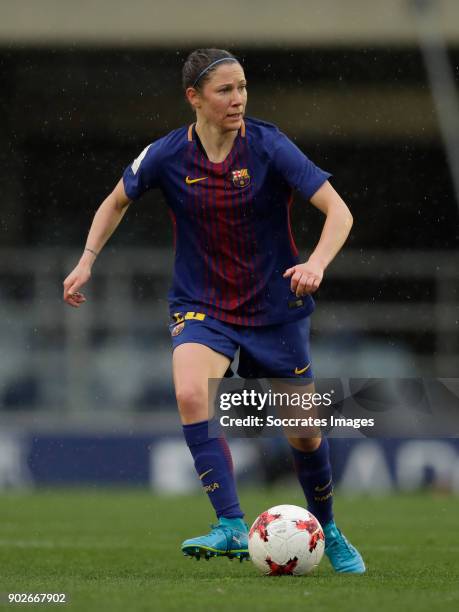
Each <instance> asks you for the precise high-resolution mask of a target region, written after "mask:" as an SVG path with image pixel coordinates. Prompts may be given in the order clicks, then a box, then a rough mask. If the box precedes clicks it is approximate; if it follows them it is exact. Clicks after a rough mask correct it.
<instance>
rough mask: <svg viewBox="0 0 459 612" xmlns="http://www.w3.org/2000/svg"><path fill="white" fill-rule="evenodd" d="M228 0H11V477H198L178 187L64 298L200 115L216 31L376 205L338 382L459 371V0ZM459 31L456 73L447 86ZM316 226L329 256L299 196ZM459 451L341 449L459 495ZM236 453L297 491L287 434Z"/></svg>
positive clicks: (5, 36) (176, 486)
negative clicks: (183, 342)
mask: <svg viewBox="0 0 459 612" xmlns="http://www.w3.org/2000/svg"><path fill="white" fill-rule="evenodd" d="M209 4H210V3H208V2H206V1H205V0H195V1H194V2H193V3H192V5H191V4H188V3H186V2H180V1H179V0H170V1H169V2H167V3H160V2H146V1H145V2H141V1H138V2H135V3H133V4H130V5H129V6H128V5H127V4H126V3H125V2H121V1H120V0H113V1H111V2H109V1H108V0H107V1H103V0H100V1H99V2H83V3H82V4H81V3H80V4H78V5H77V4H74V3H72V2H59V1H57V0H43V1H42V2H40V3H37V2H33V1H25V2H21V3H10V2H4V1H2V2H0V10H1V19H0V67H1V70H0V108H1V114H2V124H1V134H2V147H1V150H0V157H1V164H0V180H1V184H2V215H1V225H0V232H1V233H0V235H1V257H0V278H1V284H0V293H1V303H0V312H1V317H0V338H1V346H2V358H1V364H0V423H1V428H0V489H11V488H12V489H16V488H24V487H25V488H27V487H33V486H34V485H67V484H83V485H85V484H86V485H87V484H91V485H100V486H103V485H106V484H122V485H131V484H135V485H141V486H145V487H148V488H151V489H152V490H153V491H154V492H155V493H162V492H168V493H171V492H190V491H196V487H197V485H196V483H195V481H194V480H193V478H192V477H191V474H192V465H191V459H190V458H189V457H188V451H187V449H186V447H185V445H184V444H183V442H182V439H181V435H180V428H179V422H178V418H177V416H176V412H175V406H174V398H173V390H172V382H171V373H170V349H169V338H168V329H167V307H166V293H167V286H168V282H169V279H170V273H171V265H172V232H171V227H170V223H169V217H168V214H167V210H166V207H165V205H164V202H163V200H162V197H161V196H160V194H159V193H158V192H152V193H150V194H148V195H147V196H146V197H145V198H143V200H142V201H140V202H139V203H138V204H135V205H133V206H132V207H131V208H130V210H129V212H128V214H127V217H126V218H125V219H124V221H123V223H122V224H121V226H120V228H119V229H118V230H117V232H116V235H115V236H114V237H113V238H112V239H111V241H110V243H109V245H108V246H107V247H106V249H105V250H104V253H103V254H102V255H101V256H100V257H99V259H98V261H97V263H96V265H95V267H94V275H93V278H92V280H91V282H90V285H89V286H88V288H87V290H86V293H87V296H88V298H89V299H88V303H87V304H86V305H85V306H84V308H82V309H81V310H79V311H75V310H73V309H70V308H67V307H65V306H64V304H63V302H62V299H61V292H62V291H61V284H62V280H63V279H64V278H65V276H66V274H67V273H68V272H69V271H70V270H71V269H72V267H73V265H74V263H75V262H76V261H77V258H78V256H79V253H80V251H81V248H82V246H83V243H84V239H85V235H86V232H87V229H88V227H89V224H90V222H91V219H92V216H93V214H94V211H95V209H96V207H97V206H98V204H99V203H100V202H101V201H102V199H103V198H104V196H105V195H106V194H107V192H108V191H109V190H110V189H111V188H112V187H113V185H114V184H115V183H116V181H117V180H118V178H119V176H120V174H121V172H122V171H123V169H124V167H125V166H126V165H127V164H128V163H130V161H131V160H132V159H133V158H134V157H135V156H137V154H138V153H139V152H140V151H141V150H142V149H143V148H144V147H145V146H146V144H148V143H149V142H151V141H152V140H154V139H155V138H157V137H159V136H160V135H162V134H164V133H165V132H167V131H169V130H171V129H173V128H174V127H177V126H179V125H182V124H183V123H187V122H191V120H192V117H191V115H190V111H189V110H188V108H187V106H186V104H185V101H184V98H183V95H182V91H181V85H180V71H181V66H182V63H183V60H184V58H185V57H186V54H187V53H188V52H189V50H191V49H193V48H195V47H196V46H213V45H215V46H219V47H226V48H229V49H230V50H231V51H233V52H234V53H235V54H236V55H237V56H238V57H240V58H241V61H242V63H243V65H244V67H245V70H246V74H247V76H248V81H249V106H248V114H249V115H253V116H257V117H259V118H262V119H264V120H266V121H272V122H274V123H276V124H278V125H279V126H280V127H281V129H282V130H283V131H285V132H286V133H287V134H288V135H289V136H290V137H291V138H292V139H293V140H295V141H296V142H297V144H298V145H299V146H300V147H302V148H303V150H304V151H305V152H306V153H307V154H308V155H309V156H310V157H311V158H312V159H313V160H314V161H315V162H316V163H317V164H318V165H320V166H322V167H323V168H325V169H327V170H329V171H331V172H332V173H333V175H334V178H333V184H334V185H335V187H336V188H337V190H338V191H339V192H340V193H341V194H342V195H343V197H344V199H345V200H346V201H347V202H348V204H349V205H350V208H351V210H352V212H353V215H354V219H355V225H354V228H353V230H352V236H351V238H350V241H349V243H348V245H347V246H346V249H345V250H344V252H343V253H342V254H340V256H339V257H338V259H337V261H336V262H335V263H334V264H333V265H332V266H331V267H330V270H329V271H328V273H327V275H326V279H325V282H324V284H323V288H322V289H321V290H320V293H319V295H318V298H317V312H316V314H315V316H314V322H313V327H314V330H313V347H312V348H313V357H314V363H315V369H316V372H317V373H318V375H320V376H323V377H329V376H346V377H350V376H369V377H390V376H392V377H422V376H427V377H456V376H457V372H458V367H459V335H458V318H459V316H458V305H457V296H458V287H459V281H458V277H457V269H458V250H459V234H458V198H457V194H455V189H454V184H455V181H454V176H457V173H458V172H459V168H458V167H457V163H456V161H457V158H458V155H459V153H458V151H459V148H458V140H457V134H458V133H459V132H458V131H457V130H456V131H455V128H456V127H457V126H458V125H459V115H458V113H459V105H458V103H457V76H458V64H459V4H458V3H457V2H456V1H455V0H442V1H439V2H434V3H430V2H427V1H425V2H422V1H419V2H417V3H415V2H404V1H401V0H386V2H384V4H383V5H381V3H372V2H366V1H365V0H347V1H346V2H339V1H338V0H322V1H321V2H320V3H319V2H312V1H311V2H309V1H303V2H301V1H295V0H285V1H284V2H282V3H275V2H271V1H269V2H262V1H261V0H253V1H250V2H242V1H239V0H234V1H233V2H232V3H231V8H229V7H228V6H227V5H226V4H225V3H224V2H221V1H216V2H212V8H211V10H209ZM375 5H376V10H375ZM191 7H192V8H191ZM415 7H418V10H417V9H416V8H415ZM429 37H430V38H429ZM429 40H430V41H431V44H428V43H429ZM432 41H433V42H432ZM442 45H445V46H446V48H447V59H448V69H449V73H441V71H440V76H441V74H443V77H444V78H443V81H441V79H440V82H438V83H437V89H435V90H433V89H432V85H433V83H432V81H431V80H430V79H429V72H428V70H427V66H428V62H429V61H430V60H429V57H430V58H431V59H432V57H434V58H435V57H436V58H437V60H438V57H439V53H438V52H439V51H440V56H441V50H442V48H443V47H442ZM429 53H430V55H429ZM432 54H433V55H432ZM441 57H443V59H444V56H441ZM426 62H427V63H426ZM437 65H438V64H437ZM448 76H449V77H450V79H451V78H452V79H453V80H455V85H454V86H453V89H452V90H451V88H449V89H448V86H447V85H448V82H450V81H448ZM445 83H446V85H445ZM442 109H448V110H451V109H452V110H454V109H456V114H454V112H448V113H446V116H442V115H441V114H439V113H441V111H442ZM448 134H449V136H450V138H449V140H448V138H447V136H448ZM448 147H449V148H448ZM455 164H456V165H455ZM293 220H294V233H295V237H296V240H297V243H298V245H299V247H300V250H301V251H302V252H303V253H304V254H306V253H307V252H308V250H309V249H310V248H311V247H312V245H313V244H314V242H315V241H316V240H317V238H318V232H319V231H320V225H321V222H322V219H321V218H320V215H319V214H318V213H317V212H315V211H314V210H313V209H312V208H311V207H308V206H306V205H305V204H304V203H302V202H299V201H298V202H297V203H296V206H295V208H294V217H293ZM458 452H459V446H458V445H457V444H456V441H455V440H454V439H448V440H392V441H385V440H365V439H357V440H352V441H342V440H341V441H339V442H338V441H336V442H335V444H334V446H333V457H334V461H335V472H336V476H337V481H338V490H340V491H341V492H345V491H370V492H375V491H379V492H381V491H384V492H385V491H390V490H393V489H400V488H406V489H410V490H413V489H418V488H425V487H431V488H434V489H436V490H438V489H441V490H442V491H451V492H457V491H459V455H458ZM235 455H236V457H237V466H238V477H239V478H240V480H241V482H245V483H247V484H250V483H253V482H265V483H266V484H272V483H273V482H280V483H282V484H285V483H286V482H290V481H289V478H290V477H291V476H290V474H291V471H290V465H289V460H288V456H287V455H286V453H285V447H284V446H283V444H282V443H280V442H279V443H278V442H273V441H271V442H266V441H265V443H264V444H252V443H247V441H238V442H236V443H235ZM165 466H167V472H166V471H165Z"/></svg>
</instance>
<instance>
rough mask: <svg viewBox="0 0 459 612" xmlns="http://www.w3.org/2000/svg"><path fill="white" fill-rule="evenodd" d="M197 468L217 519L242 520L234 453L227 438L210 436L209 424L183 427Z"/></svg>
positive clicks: (205, 422)
mask: <svg viewBox="0 0 459 612" xmlns="http://www.w3.org/2000/svg"><path fill="white" fill-rule="evenodd" d="M183 433H184V435H185V440H186V443H187V444H188V448H189V449H190V452H191V454H192V455H193V459H194V466H195V468H196V471H197V473H198V476H199V479H200V480H201V482H202V486H203V488H204V491H205V492H206V493H207V494H208V496H209V499H210V502H211V503H212V505H213V507H214V509H215V512H216V514H217V517H218V518H220V517H221V516H224V517H226V518H242V517H243V516H244V513H243V512H242V510H241V508H240V506H239V499H238V496H237V492H236V483H235V480H234V472H233V460H232V458H231V451H230V449H229V447H228V444H227V442H226V440H225V438H224V437H223V436H221V437H220V436H219V437H217V436H215V435H211V436H210V437H209V433H208V421H200V422H199V423H192V424H191V425H183Z"/></svg>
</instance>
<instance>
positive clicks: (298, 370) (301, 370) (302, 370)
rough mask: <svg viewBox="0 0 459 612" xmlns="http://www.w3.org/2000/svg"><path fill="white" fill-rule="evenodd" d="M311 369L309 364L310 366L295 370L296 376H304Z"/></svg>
mask: <svg viewBox="0 0 459 612" xmlns="http://www.w3.org/2000/svg"><path fill="white" fill-rule="evenodd" d="M310 367H311V364H310V363H308V365H306V366H304V368H295V374H296V375H297V376H299V375H300V374H304V373H305V372H307V371H308V370H309V368H310Z"/></svg>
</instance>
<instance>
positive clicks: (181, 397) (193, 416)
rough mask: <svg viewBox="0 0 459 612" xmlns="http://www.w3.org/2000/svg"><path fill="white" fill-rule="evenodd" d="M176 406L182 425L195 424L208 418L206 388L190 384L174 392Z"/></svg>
mask: <svg viewBox="0 0 459 612" xmlns="http://www.w3.org/2000/svg"><path fill="white" fill-rule="evenodd" d="M175 396H176V398H177V405H178V409H179V413H180V417H181V419H182V423H184V424H185V425H186V424H189V423H197V422H198V421H205V420H207V419H208V418H209V409H208V406H207V397H208V393H207V388H205V387H202V386H200V385H197V384H195V383H191V384H188V385H183V386H180V387H179V388H177V389H176V390H175Z"/></svg>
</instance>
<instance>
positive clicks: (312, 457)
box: [290, 438, 333, 527]
mask: <svg viewBox="0 0 459 612" xmlns="http://www.w3.org/2000/svg"><path fill="white" fill-rule="evenodd" d="M290 448H291V449H292V453H293V461H294V464H295V470H296V473H297V476H298V480H299V481H300V484H301V486H302V488H303V491H304V494H305V496H306V499H307V501H308V510H310V511H311V512H312V514H314V516H315V517H316V518H317V519H318V520H319V523H320V524H321V525H322V527H323V526H324V525H326V524H327V523H328V522H329V521H331V520H333V483H332V473H331V465H330V449H329V446H328V440H327V438H322V440H321V442H320V445H319V447H318V448H316V450H315V451H312V453H307V452H304V451H300V450H298V449H296V448H294V447H293V446H291V447H290Z"/></svg>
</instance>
